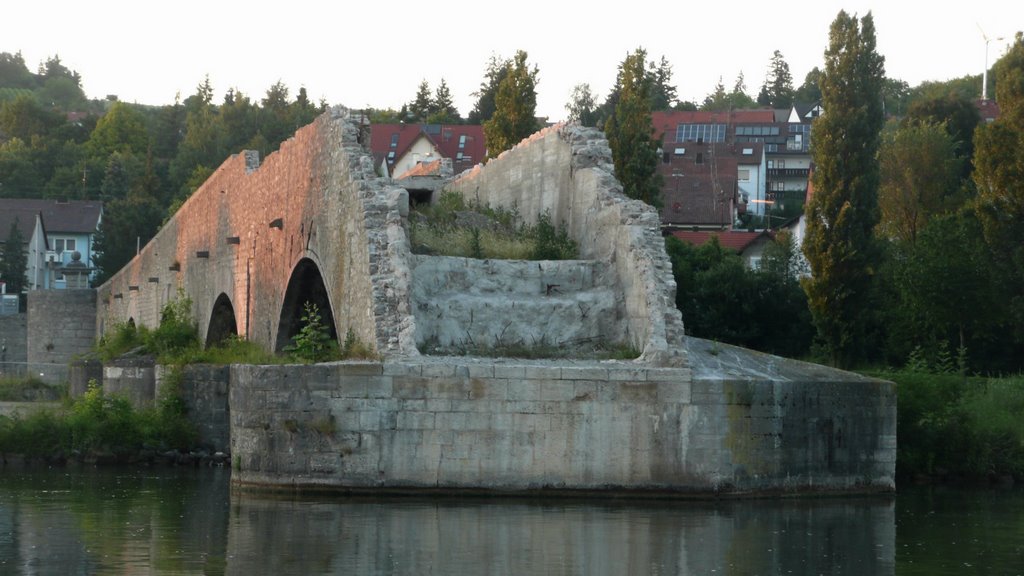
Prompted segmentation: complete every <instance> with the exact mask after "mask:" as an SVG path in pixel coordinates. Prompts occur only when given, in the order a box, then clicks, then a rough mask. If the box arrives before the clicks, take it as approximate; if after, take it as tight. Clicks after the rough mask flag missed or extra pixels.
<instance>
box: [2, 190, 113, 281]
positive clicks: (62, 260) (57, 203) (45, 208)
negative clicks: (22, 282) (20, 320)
mask: <svg viewBox="0 0 1024 576" xmlns="http://www.w3.org/2000/svg"><path fill="white" fill-rule="evenodd" d="M11 215H17V216H18V219H19V222H20V221H21V218H22V216H21V215H28V217H29V220H30V221H33V220H34V216H35V215H37V216H38V217H39V221H40V223H39V226H38V229H39V230H41V231H42V235H41V236H40V237H38V238H35V239H34V240H32V243H30V245H29V254H28V258H29V262H28V264H29V268H30V270H31V271H30V272H29V274H28V275H29V279H28V280H29V282H28V286H29V289H30V290H37V289H62V288H67V287H68V281H67V278H66V277H65V274H64V269H65V267H67V266H69V265H71V264H72V263H73V262H80V263H81V264H84V266H85V268H86V269H87V270H88V271H89V277H90V278H92V277H93V276H94V275H95V272H94V270H95V257H96V253H95V238H96V233H97V232H98V231H99V227H100V223H101V221H102V219H103V203H102V202H99V201H94V200H52V199H38V198H0V227H2V226H4V224H3V220H4V218H5V217H6V218H8V219H9V220H13V218H12V217H11ZM19 226H20V224H19ZM9 227H10V224H7V228H6V229H9ZM6 229H5V230H4V231H3V232H0V233H3V234H5V236H4V238H6ZM33 234H35V232H33ZM22 235H23V236H24V237H25V238H26V239H28V238H29V236H28V235H27V234H25V232H24V231H23V232H22ZM75 253H78V255H79V258H78V259H77V260H76V259H75V257H74V255H75ZM40 255H42V265H41V266H39V260H38V259H39V257H40ZM33 267H34V268H33ZM76 268H80V266H78V265H76Z"/></svg>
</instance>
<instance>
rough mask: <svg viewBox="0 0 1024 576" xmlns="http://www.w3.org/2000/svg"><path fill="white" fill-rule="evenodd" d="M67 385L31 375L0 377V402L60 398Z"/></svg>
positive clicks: (64, 394)
mask: <svg viewBox="0 0 1024 576" xmlns="http://www.w3.org/2000/svg"><path fill="white" fill-rule="evenodd" d="M67 391H68V390H67V386H54V385H51V384H47V383H46V382H43V381H42V380H40V379H39V378H35V377H33V376H27V377H7V376H5V377H0V402H36V401H52V400H60V399H61V398H63V397H65V396H67Z"/></svg>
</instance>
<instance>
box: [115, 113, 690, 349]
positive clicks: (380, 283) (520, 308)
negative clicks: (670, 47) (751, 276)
mask: <svg viewBox="0 0 1024 576" xmlns="http://www.w3.org/2000/svg"><path fill="white" fill-rule="evenodd" d="M367 128H368V126H367V125H366V124H365V122H364V121H363V120H362V118H361V117H357V116H354V115H352V114H350V113H349V112H348V111H347V110H345V109H343V108H335V109H333V110H332V111H330V112H328V113H325V114H324V115H322V116H321V117H319V118H318V119H317V120H316V121H315V122H314V123H312V124H311V125H309V126H306V127H304V128H302V129H301V130H299V131H298V132H296V134H295V135H294V137H293V138H291V139H289V140H288V141H286V142H284V143H283V144H282V146H281V148H280V150H279V151H277V152H275V153H274V154H271V155H270V156H268V157H267V158H266V160H265V161H264V162H263V163H262V165H260V162H259V158H258V157H257V155H256V153H255V152H248V151H247V152H244V153H242V154H238V155H235V156H232V157H231V158H229V159H228V160H227V161H225V162H224V164H222V165H221V166H220V167H219V168H218V169H217V171H216V172H215V173H214V174H213V175H212V176H211V177H210V178H209V179H208V180H207V181H206V182H205V183H204V184H203V185H202V186H201V187H200V188H199V189H198V190H197V191H196V192H195V193H193V194H192V196H191V197H190V198H189V199H188V201H187V202H186V203H185V204H184V205H183V206H182V207H181V209H180V210H179V211H178V212H177V214H175V215H174V217H173V218H171V219H170V221H169V222H168V223H167V224H166V225H165V226H164V227H163V228H162V229H161V230H160V232H159V233H158V234H157V236H156V237H155V238H154V239H153V240H152V241H151V242H150V243H149V244H147V245H146V246H145V247H144V248H143V249H142V250H141V252H140V254H139V255H138V256H137V257H136V258H135V259H133V260H132V261H131V263H129V264H128V265H127V266H126V267H125V268H124V269H123V270H121V271H120V272H118V273H117V274H116V275H115V276H114V277H112V278H111V279H110V281H108V282H107V283H106V284H104V285H103V286H102V287H100V289H99V295H98V296H99V303H98V307H99V311H98V312H99V313H98V314H97V318H98V320H97V330H98V332H99V333H100V334H102V333H103V332H104V331H105V330H107V329H109V328H110V327H111V326H112V325H113V324H114V323H117V322H127V321H129V320H131V321H134V322H135V323H136V324H144V325H147V326H151V327H153V326H157V325H158V324H159V316H160V311H161V309H162V307H163V306H164V305H165V304H166V303H167V302H168V301H169V300H170V299H172V298H174V297H175V296H176V294H177V292H178V290H179V289H180V290H183V291H184V292H185V293H186V294H187V295H188V296H189V297H191V299H192V302H193V314H194V315H195V318H196V322H197V324H198V326H199V329H200V334H201V336H202V338H203V339H204V340H205V341H206V342H207V343H210V342H214V341H217V340H219V339H221V338H224V337H225V336H226V335H229V334H238V335H239V336H242V337H244V338H247V339H249V340H252V341H254V342H257V343H259V344H261V345H262V346H264V347H265V348H267V349H269V350H281V349H282V348H283V347H284V346H286V345H287V344H288V343H289V342H290V341H291V338H292V337H293V336H294V335H295V334H296V333H297V331H298V328H299V322H300V318H301V316H302V307H303V303H304V302H306V301H311V302H313V303H316V304H317V305H318V306H319V308H320V310H322V311H323V314H324V316H325V320H326V321H327V324H328V325H329V326H330V327H331V331H332V336H335V337H338V336H340V337H341V338H344V337H345V335H346V334H347V333H349V332H351V333H352V334H354V335H355V336H357V337H358V338H359V339H360V340H362V341H363V342H367V343H371V344H372V345H373V347H374V348H375V349H376V351H377V352H378V353H380V354H381V355H382V356H388V355H393V354H399V355H417V354H418V353H419V350H420V349H421V348H423V346H424V343H425V342H427V341H430V342H437V341H439V339H440V341H441V343H442V344H454V343H455V341H456V340H459V339H468V340H474V341H475V340H480V339H488V338H501V337H505V336H507V334H509V333H514V334H516V335H517V337H518V338H519V339H521V340H523V341H527V340H532V341H541V340H543V341H545V342H547V343H548V344H551V345H554V346H563V345H566V343H567V342H570V341H573V342H575V341H582V340H595V339H607V340H609V341H615V342H626V343H628V344H629V345H630V346H631V347H633V348H635V349H636V350H637V351H638V352H640V353H641V358H642V359H643V360H647V361H651V362H653V363H655V364H657V365H676V366H678V365H682V364H683V363H684V359H683V357H684V353H683V352H682V346H681V344H680V343H681V341H682V334H683V329H682V320H681V318H680V316H679V313H678V312H677V311H676V309H675V307H674V292H675V284H674V281H673V279H672V275H671V266H670V263H669V260H668V258H667V256H666V255H665V252H664V248H663V244H662V240H661V237H660V233H659V227H658V216H657V213H656V212H655V211H654V209H653V208H651V207H649V206H647V205H645V204H643V203H641V202H638V201H635V200H629V199H627V198H626V197H625V196H623V195H622V193H621V186H620V185H619V184H618V182H617V181H616V180H615V178H614V177H613V176H612V167H611V164H610V162H611V158H610V153H609V151H608V147H607V144H606V142H605V141H604V139H603V135H602V134H601V133H600V132H597V131H594V130H591V129H585V128H581V127H576V126H557V127H554V128H549V129H547V130H544V131H541V132H539V133H537V134H535V135H534V136H532V137H531V138H528V139H527V140H524V141H523V142H522V143H520V144H519V145H518V146H517V147H516V148H514V149H513V150H511V151H509V152H506V153H504V154H502V155H501V156H500V157H499V158H497V159H495V160H493V161H491V162H490V163H488V165H487V166H486V167H480V166H478V167H477V168H475V169H474V170H471V171H469V172H467V173H464V174H463V175H461V176H460V177H459V178H457V179H456V180H455V182H453V183H450V184H449V185H448V186H447V189H449V190H453V191H456V192H460V193H462V194H463V195H465V196H467V197H470V198H473V199H475V200H479V201H481V202H483V203H485V204H491V205H503V206H506V207H511V206H515V207H516V208H517V210H519V212H520V213H521V214H523V215H524V217H525V218H527V219H530V218H531V217H532V218H534V219H535V218H536V217H537V215H538V214H541V213H544V212H547V213H549V214H550V216H551V218H552V221H554V222H564V223H566V224H567V225H568V228H569V232H570V234H571V235H572V236H573V238H574V239H575V240H576V241H577V243H578V244H579V246H580V253H581V257H582V258H585V259H586V260H588V261H590V262H591V264H589V265H588V264H586V263H584V264H582V265H578V266H569V267H568V268H566V267H564V266H559V265H554V264H552V265H550V266H547V267H546V265H538V264H536V263H534V264H529V265H526V266H523V267H522V268H521V269H517V270H513V271H511V272H510V271H507V270H505V269H502V270H500V271H497V270H496V269H495V268H494V267H493V266H491V265H490V264H489V263H484V267H485V268H487V270H486V271H483V272H481V271H479V270H477V269H475V268H473V267H474V266H477V265H476V264H463V263H457V264H456V265H455V267H457V268H459V269H458V270H452V267H453V265H452V264H451V263H444V264H442V265H439V266H438V265H434V264H430V265H427V266H424V265H423V262H424V261H423V260H422V258H421V257H418V256H414V255H412V254H411V252H410V249H409V241H408V236H407V233H406V227H405V225H404V219H405V218H406V216H407V215H408V205H409V195H408V192H407V191H406V190H405V189H404V188H403V185H402V184H401V183H399V182H396V181H393V180H391V179H388V178H381V177H378V176H377V174H376V173H375V170H374V166H373V161H372V159H371V156H370V155H369V154H368V143H367V142H366V141H365V139H366V138H368V137H369V130H368V129H367ZM538 266H539V268H538ZM463 267H465V268H466V269H463ZM439 268H440V269H442V271H441V272H438V271H437V270H438V269H439ZM470 268H473V269H470ZM421 270H428V271H427V272H422V273H420V272H418V271H421ZM538 270H539V271H538ZM467 274H468V275H469V276H470V277H471V278H473V277H474V275H487V274H490V275H491V276H504V277H516V278H519V279H520V280H522V282H520V284H523V283H526V284H530V283H534V284H537V285H538V286H542V285H546V286H548V287H550V286H560V287H565V286H568V285H569V284H573V283H579V284H580V285H579V286H576V288H577V289H578V290H579V291H581V292H585V293H586V294H585V295H583V296H579V297H577V299H576V300H572V299H566V298H562V299H554V298H536V297H532V298H533V300H534V301H536V302H535V303H533V304H531V303H529V302H528V300H530V298H531V297H526V296H522V295H521V294H520V295H516V296H508V295H507V294H505V292H506V291H514V290H518V288H516V287H509V286H503V287H501V288H499V289H498V290H497V291H498V292H501V293H502V294H499V295H498V297H486V296H479V294H477V293H478V292H479V290H477V288H476V287H475V286H474V282H473V281H470V282H469V283H468V284H466V285H464V287H463V289H464V290H465V292H466V293H467V295H471V294H472V295H473V297H474V298H476V299H475V300H473V298H466V297H463V296H462V295H460V294H454V295H453V294H451V293H450V292H451V291H452V290H457V289H455V288H451V285H454V284H457V283H458V280H457V279H458V278H462V279H465V277H466V276H467ZM417 275H420V276H425V277H426V278H427V279H426V280H423V281H422V282H421V284H423V283H426V284H430V285H431V286H430V287H428V288H425V289H420V288H418V287H417V286H416V285H415V283H414V276H417ZM584 276H585V277H586V279H585V280H579V281H578V278H579V277H584ZM591 277H595V278H596V280H591ZM552 278H554V279H552ZM446 288H447V289H448V292H449V293H448V294H447V295H445V294H440V293H439V290H441V291H443V289H446ZM528 291H529V290H528ZM601 291H603V292H601ZM542 292H543V291H542ZM548 292H549V294H548V296H550V292H551V290H548ZM599 292H600V293H599ZM595 294H597V295H596V296H595ZM541 295H542V296H544V294H541ZM594 299H597V300H600V301H601V302H600V303H597V304H595V303H594V302H592V300H594ZM540 300H543V301H540ZM471 301H472V302H476V304H473V303H472V302H471ZM474 306H475V308H474ZM591 309H593V310H595V311H596V312H594V313H592V314H589V315H588V312H589V311H590V310H591ZM567 311H574V312H573V313H572V314H569V313H568V312H567ZM513 317H516V318H518V319H513ZM513 323H516V325H513ZM531 323H532V324H534V325H535V326H533V327H530V326H528V325H529V324H531ZM499 324H500V325H499ZM519 324H523V326H520V325H519ZM498 330H501V333H500V334H498Z"/></svg>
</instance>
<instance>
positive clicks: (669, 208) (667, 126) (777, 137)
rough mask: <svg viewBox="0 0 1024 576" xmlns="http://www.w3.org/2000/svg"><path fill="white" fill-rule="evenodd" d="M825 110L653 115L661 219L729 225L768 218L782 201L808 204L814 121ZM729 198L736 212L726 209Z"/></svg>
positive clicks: (707, 225)
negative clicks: (659, 154)
mask: <svg viewBox="0 0 1024 576" xmlns="http://www.w3.org/2000/svg"><path fill="white" fill-rule="evenodd" d="M821 113H822V110H821V107H820V105H813V106H809V107H798V106H794V107H793V108H791V109H790V110H771V109H767V108H765V109H755V110H729V111H720V112H710V111H692V112H654V113H653V114H652V115H651V122H652V125H653V127H654V132H655V134H656V135H657V137H659V138H660V140H661V150H662V165H661V167H660V168H659V172H660V173H661V174H662V178H663V179H662V198H663V206H664V208H663V210H662V216H663V224H664V225H665V226H667V227H682V228H692V227H697V228H705V229H712V228H720V229H728V228H731V227H733V226H736V225H737V224H740V223H743V222H747V221H749V219H750V217H765V216H766V215H767V213H768V212H769V210H770V208H771V207H772V206H775V205H776V204H783V203H786V202H802V201H803V197H804V196H805V194H806V190H807V178H808V174H809V170H810V165H811V156H810V137H811V122H812V121H813V119H814V118H817V117H818V116H819V115H820V114H821ZM697 153H700V154H701V155H700V156H699V157H698V156H697ZM688 154H689V160H687V155H688ZM709 158H713V159H714V162H710V163H709V162H708V159H709ZM698 160H702V161H703V164H704V166H701V165H700V163H698V162H697V161H698ZM687 164H690V165H689V166H687ZM693 180H697V181H698V182H695V181H693ZM709 190H713V191H714V194H713V195H712V194H711V193H710V192H709ZM730 190H732V191H734V194H733V193H731V192H730ZM730 201H731V202H732V204H733V206H734V210H733V211H732V214H731V216H730V215H729V214H727V212H726V211H724V210H725V209H724V208H723V206H725V205H726V204H727V203H728V202H730ZM708 210H712V211H713V212H714V214H713V215H712V214H709V213H708ZM688 211H696V212H688ZM765 224H766V222H764V221H763V220H762V225H765Z"/></svg>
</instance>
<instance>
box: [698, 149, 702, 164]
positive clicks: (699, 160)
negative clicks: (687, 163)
mask: <svg viewBox="0 0 1024 576" xmlns="http://www.w3.org/2000/svg"><path fill="white" fill-rule="evenodd" d="M703 163H704V154H703V153H702V152H697V164H703Z"/></svg>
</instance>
